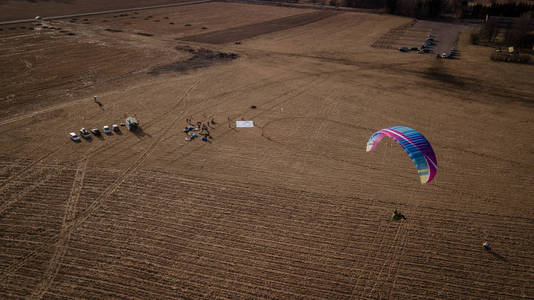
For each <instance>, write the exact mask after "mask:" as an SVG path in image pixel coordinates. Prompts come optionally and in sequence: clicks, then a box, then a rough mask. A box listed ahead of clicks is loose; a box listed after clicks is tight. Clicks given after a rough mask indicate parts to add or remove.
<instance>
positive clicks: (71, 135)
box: [69, 124, 121, 142]
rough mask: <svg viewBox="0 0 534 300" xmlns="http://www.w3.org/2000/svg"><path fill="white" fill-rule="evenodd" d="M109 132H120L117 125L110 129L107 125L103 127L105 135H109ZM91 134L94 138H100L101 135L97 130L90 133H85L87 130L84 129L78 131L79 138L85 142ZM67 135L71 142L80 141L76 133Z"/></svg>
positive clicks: (94, 129)
mask: <svg viewBox="0 0 534 300" xmlns="http://www.w3.org/2000/svg"><path fill="white" fill-rule="evenodd" d="M111 130H113V131H115V132H120V131H121V130H120V128H119V125H117V124H113V125H111V129H110V128H109V126H107V125H106V126H104V127H103V131H104V133H105V134H107V135H110V134H111ZM91 133H92V134H94V135H95V136H101V135H102V133H101V132H100V130H99V129H98V128H93V129H91V132H89V131H87V129H85V128H82V129H80V136H82V137H83V138H84V139H86V140H88V139H90V138H91ZM69 135H70V139H71V140H73V141H74V142H80V141H81V139H80V136H78V135H77V134H76V133H74V132H71V133H69Z"/></svg>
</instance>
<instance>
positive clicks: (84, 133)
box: [80, 128, 91, 139]
mask: <svg viewBox="0 0 534 300" xmlns="http://www.w3.org/2000/svg"><path fill="white" fill-rule="evenodd" d="M80 135H81V136H82V137H83V138H84V139H90V138H91V134H90V133H89V131H87V130H86V129H85V128H82V129H80Z"/></svg>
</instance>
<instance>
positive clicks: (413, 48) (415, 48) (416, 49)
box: [410, 47, 419, 51]
mask: <svg viewBox="0 0 534 300" xmlns="http://www.w3.org/2000/svg"><path fill="white" fill-rule="evenodd" d="M410 50H412V51H419V48H417V47H412V48H410Z"/></svg>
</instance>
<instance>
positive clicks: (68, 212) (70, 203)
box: [30, 155, 89, 299]
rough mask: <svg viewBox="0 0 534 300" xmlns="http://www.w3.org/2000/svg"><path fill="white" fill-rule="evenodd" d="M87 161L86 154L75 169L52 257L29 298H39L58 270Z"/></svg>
mask: <svg viewBox="0 0 534 300" xmlns="http://www.w3.org/2000/svg"><path fill="white" fill-rule="evenodd" d="M88 162H89V158H88V155H87V156H86V157H85V158H84V159H83V160H82V161H81V162H80V165H79V168H78V170H77V171H76V175H75V176H74V182H73V183H72V189H71V192H70V196H69V199H68V200H67V203H66V207H65V215H64V216H63V223H62V226H61V232H60V233H59V241H58V242H57V243H56V249H55V251H54V254H53V255H52V258H51V259H50V262H49V263H48V268H47V269H46V273H45V275H44V278H43V280H42V281H41V282H40V283H39V285H38V286H37V288H36V289H35V290H34V291H33V292H32V294H31V297H30V299H41V298H42V297H43V295H44V294H45V293H46V291H47V290H48V289H49V288H50V285H51V284H52V282H54V279H55V277H56V274H57V272H58V271H59V267H60V263H61V260H62V259H63V256H65V253H66V252H67V244H68V242H69V240H70V236H71V233H72V231H71V230H68V227H67V226H66V225H67V224H68V222H69V221H70V220H73V219H74V218H75V217H76V205H77V204H78V200H79V199H80V194H81V192H82V187H83V181H84V178H85V174H86V172H87V164H88Z"/></svg>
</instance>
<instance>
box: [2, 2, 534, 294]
mask: <svg viewBox="0 0 534 300" xmlns="http://www.w3.org/2000/svg"><path fill="white" fill-rule="evenodd" d="M8 3H9V2H8ZM51 4H52V3H47V4H46V5H51ZM43 5H44V4H43ZM58 5H59V4H58ZM412 24H414V22H413V20H411V19H408V18H403V17H396V16H389V15H378V14H366V13H356V12H331V11H328V12H327V11H318V10H311V9H300V8H289V7H275V6H265V5H247V4H237V3H219V2H212V3H205V4H197V5H190V6H182V7H174V8H164V9H163V8H162V9H153V10H143V11H136V12H128V13H121V14H118V13H117V14H107V15H106V14H104V15H98V16H91V17H86V18H84V17H80V18H73V19H71V18H69V19H61V20H55V21H42V22H39V23H27V24H17V25H5V26H0V29H1V30H0V49H2V51H1V52H0V69H1V71H2V72H0V107H1V111H0V145H2V146H1V147H0V189H1V198H0V298H2V299H18V298H38V299H41V298H45V299H56V298H61V299H65V298H91V299H102V298H111V299H132V298H138V299H141V298H143V299H174V298H178V299H183V298H185V299H206V298H208V299H209V298H232V299H265V298H270V299H295V298H297V299H317V298H320V299H382V298H388V299H400V298H405V299H419V298H421V299H486V298H492V299H517V298H524V299H532V298H534V285H532V282H534V269H533V266H534V250H533V248H532V240H534V218H533V215H534V202H533V201H532V200H533V196H532V195H534V185H533V184H532V183H533V182H534V135H533V134H532V132H533V131H534V68H533V67H532V66H531V65H517V64H506V63H494V62H491V61H490V60H489V55H490V54H491V51H492V49H489V48H484V47H478V46H472V45H470V44H469V43H468V35H467V31H468V30H470V28H467V27H466V28H462V27H461V25H455V28H456V29H458V30H459V31H460V32H463V33H461V34H460V36H459V40H458V42H457V45H456V47H457V48H458V49H459V51H461V54H462V55H461V57H460V58H459V59H451V60H436V59H435V58H434V57H433V56H431V55H417V54H415V53H400V52H399V51H396V50H394V49H388V47H389V46H387V45H396V44H395V43H397V42H396V41H402V40H403V39H407V38H406V36H410V37H411V36H413V37H414V39H415V37H417V38H418V37H419V35H416V34H415V33H417V34H419V33H423V34H422V36H424V33H425V32H427V31H426V30H427V29H425V28H420V27H424V25H421V24H419V25H418V26H419V27H418V28H416V29H413V30H412V31H410V30H411V29H410V26H412ZM422 24H424V23H422ZM432 26H438V25H436V24H433V25H432ZM456 29H455V30H456ZM428 30H429V31H430V29H428ZM432 30H439V28H436V27H433V28H432ZM412 33H413V34H412ZM396 34H398V35H399V36H395V35H396ZM410 34H411V35H410ZM401 35H402V36H401ZM236 42H239V43H236ZM373 45H374V47H373ZM384 45H386V46H384ZM230 58H231V59H230ZM173 66H179V67H176V68H173ZM155 70H156V71H155ZM160 70H165V72H160ZM94 95H97V96H98V103H96V102H95V101H93V96H94ZM252 106H255V108H254V109H253V108H252ZM133 114H136V116H137V119H138V120H139V122H140V126H141V128H140V130H138V131H137V132H130V131H128V130H127V129H126V127H120V128H121V132H113V133H112V134H110V135H103V136H100V137H96V136H93V137H92V139H91V140H85V139H82V141H81V142H80V143H74V142H72V141H71V140H70V139H69V136H68V133H69V132H76V133H78V132H79V129H80V128H82V127H85V128H87V129H91V128H100V130H102V127H103V126H104V125H108V126H110V125H111V124H120V123H124V122H125V121H124V119H125V115H133ZM189 118H191V119H192V121H193V122H196V121H201V122H206V121H208V120H210V119H211V118H213V120H214V121H215V124H211V125H210V126H211V127H210V129H209V130H210V133H211V135H212V137H213V139H210V140H209V142H202V141H200V140H193V141H186V140H185V137H186V136H185V134H184V133H183V129H184V127H185V126H187V123H186V121H185V120H186V119H189ZM235 120H253V121H254V125H255V127H254V128H235ZM394 125H405V126H409V127H412V128H416V129H418V130H419V131H421V132H422V133H423V134H424V135H425V136H426V137H427V139H428V140H429V141H430V142H431V143H432V145H433V147H434V150H435V152H436V155H437V160H438V168H439V169H438V173H437V176H436V178H435V179H434V181H433V182H431V183H429V184H427V185H421V184H420V183H419V179H418V177H417V172H416V170H415V167H414V166H413V164H412V162H411V161H410V159H409V158H408V156H407V155H406V154H405V153H404V151H403V150H402V148H401V147H400V146H398V145H397V144H396V143H394V142H393V141H391V140H387V139H384V140H383V141H382V142H381V144H380V145H379V146H378V148H377V149H376V150H375V151H373V152H370V153H366V152H365V147H366V143H367V139H368V138H369V136H370V135H371V134H372V133H373V132H375V131H377V130H379V129H381V128H385V127H389V126H394ZM394 209H400V210H401V211H402V212H403V213H404V214H405V215H406V217H407V220H406V221H402V222H394V221H392V220H391V213H392V211H393V210H394ZM484 241H489V243H490V244H491V245H492V247H493V250H492V251H485V250H484V248H483V247H482V243H483V242H484Z"/></svg>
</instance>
